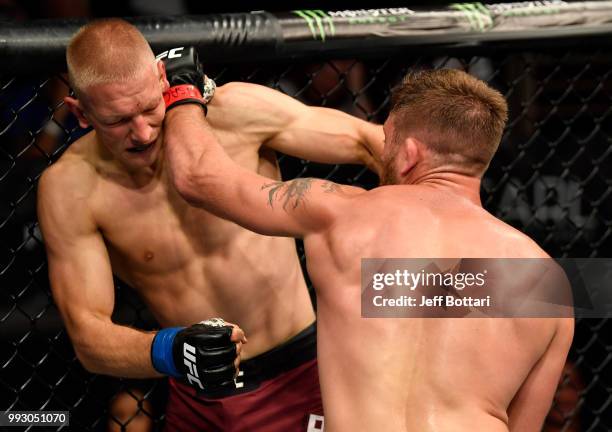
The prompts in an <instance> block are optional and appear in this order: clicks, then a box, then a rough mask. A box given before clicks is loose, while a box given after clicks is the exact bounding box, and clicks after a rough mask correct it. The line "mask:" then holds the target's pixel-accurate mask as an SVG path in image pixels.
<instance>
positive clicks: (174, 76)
mask: <svg viewBox="0 0 612 432" xmlns="http://www.w3.org/2000/svg"><path fill="white" fill-rule="evenodd" d="M157 59H158V60H159V61H163V62H164V64H165V67H166V77H167V79H168V82H169V83H170V88H169V89H168V90H167V91H165V92H164V101H165V103H166V111H168V110H170V109H172V108H174V107H176V106H178V105H182V104H185V103H195V104H199V105H201V106H202V108H203V109H204V113H205V114H206V112H207V108H206V103H207V102H208V101H209V100H210V99H211V98H212V94H210V93H211V91H212V92H213V93H214V81H212V80H209V79H208V78H206V77H205V75H204V72H202V66H201V65H200V63H199V62H198V54H197V52H196V50H195V48H194V47H178V48H173V49H171V50H168V51H164V52H163V53H161V54H159V55H158V56H157ZM211 86H212V90H211V88H210V87H211ZM204 95H205V96H206V97H203V96H204Z"/></svg>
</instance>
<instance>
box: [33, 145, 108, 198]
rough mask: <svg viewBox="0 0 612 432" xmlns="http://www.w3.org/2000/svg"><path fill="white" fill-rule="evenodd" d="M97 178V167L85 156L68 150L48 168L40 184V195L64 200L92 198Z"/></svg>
mask: <svg viewBox="0 0 612 432" xmlns="http://www.w3.org/2000/svg"><path fill="white" fill-rule="evenodd" d="M96 177H97V171H96V169H95V166H94V165H93V164H92V162H91V161H90V160H88V159H87V158H86V157H85V156H84V155H83V154H81V153H79V152H77V151H70V150H67V151H66V152H65V153H64V154H63V155H62V156H61V157H60V158H59V159H58V160H57V161H56V162H55V163H53V164H52V165H50V166H49V167H47V169H45V171H44V172H43V174H42V176H41V177H40V180H39V182H38V190H39V195H41V194H44V195H43V198H44V197H57V196H59V197H62V199H63V200H71V199H73V198H74V199H82V198H87V197H89V196H90V194H91V192H92V189H93V187H94V184H95V180H96Z"/></svg>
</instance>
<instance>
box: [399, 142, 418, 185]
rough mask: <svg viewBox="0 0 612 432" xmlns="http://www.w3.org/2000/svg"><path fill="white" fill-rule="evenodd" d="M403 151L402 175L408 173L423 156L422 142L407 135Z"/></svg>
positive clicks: (403, 143)
mask: <svg viewBox="0 0 612 432" xmlns="http://www.w3.org/2000/svg"><path fill="white" fill-rule="evenodd" d="M400 151H401V152H403V153H404V154H403V156H404V158H403V160H402V166H401V170H400V175H401V176H404V175H407V174H408V173H409V172H410V170H411V169H412V168H414V166H415V165H416V164H417V163H418V162H419V158H420V157H421V152H420V142H419V140H417V139H416V138H414V137H410V136H409V137H406V138H405V139H404V142H402V147H401V150H400Z"/></svg>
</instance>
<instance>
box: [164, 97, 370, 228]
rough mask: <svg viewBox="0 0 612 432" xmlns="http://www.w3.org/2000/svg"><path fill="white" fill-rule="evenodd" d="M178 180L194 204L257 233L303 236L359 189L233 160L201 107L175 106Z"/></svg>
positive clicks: (171, 159) (171, 130) (170, 122)
mask: <svg viewBox="0 0 612 432" xmlns="http://www.w3.org/2000/svg"><path fill="white" fill-rule="evenodd" d="M164 122H165V125H164V140H165V145H166V155H167V160H168V163H169V167H170V171H171V176H172V180H173V183H174V185H175V187H176V188H177V190H178V191H179V193H180V194H181V195H182V196H183V197H184V198H185V199H186V200H187V201H188V202H189V203H191V204H192V205H195V206H198V207H203V208H205V209H206V210H209V211H211V212H213V213H215V214H217V215H218V216H220V217H223V218H226V219H229V220H232V221H234V222H236V223H238V224H240V225H242V226H244V227H245V228H248V229H250V230H252V231H255V232H258V233H261V234H267V235H280V236H289V237H304V236H306V235H307V234H309V233H313V232H317V231H320V230H323V229H325V228H326V227H328V226H329V225H330V224H331V223H332V222H333V220H334V218H335V216H336V214H338V211H339V209H340V208H341V207H342V206H343V204H345V203H347V202H348V200H350V199H351V197H352V196H353V195H354V194H355V193H361V192H362V190H361V189H359V188H352V187H346V186H339V185H337V184H334V183H332V182H329V181H324V180H317V179H308V178H304V179H295V180H292V181H288V182H277V181H272V180H270V179H268V178H266V177H263V176H260V175H258V174H256V173H254V172H251V171H249V170H247V169H245V168H242V167H240V166H239V165H237V164H236V163H234V162H233V161H232V160H231V159H230V158H229V157H228V156H227V155H226V154H225V152H224V150H223V148H222V147H221V146H220V145H219V143H218V142H217V140H216V138H215V136H214V134H213V133H212V131H211V129H210V128H209V126H208V124H207V123H206V120H205V119H204V117H203V115H202V110H201V109H200V108H199V107H198V106H194V105H189V104H188V105H183V106H178V107H176V108H173V109H172V110H170V111H169V112H168V113H167V114H166V118H165V120H164Z"/></svg>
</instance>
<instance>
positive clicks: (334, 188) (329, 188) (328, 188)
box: [321, 181, 342, 193]
mask: <svg viewBox="0 0 612 432" xmlns="http://www.w3.org/2000/svg"><path fill="white" fill-rule="evenodd" d="M321 187H322V188H323V190H324V191H325V192H327V193H334V192H337V193H342V188H341V187H340V185H339V184H337V183H334V182H330V181H325V182H323V184H321Z"/></svg>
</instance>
